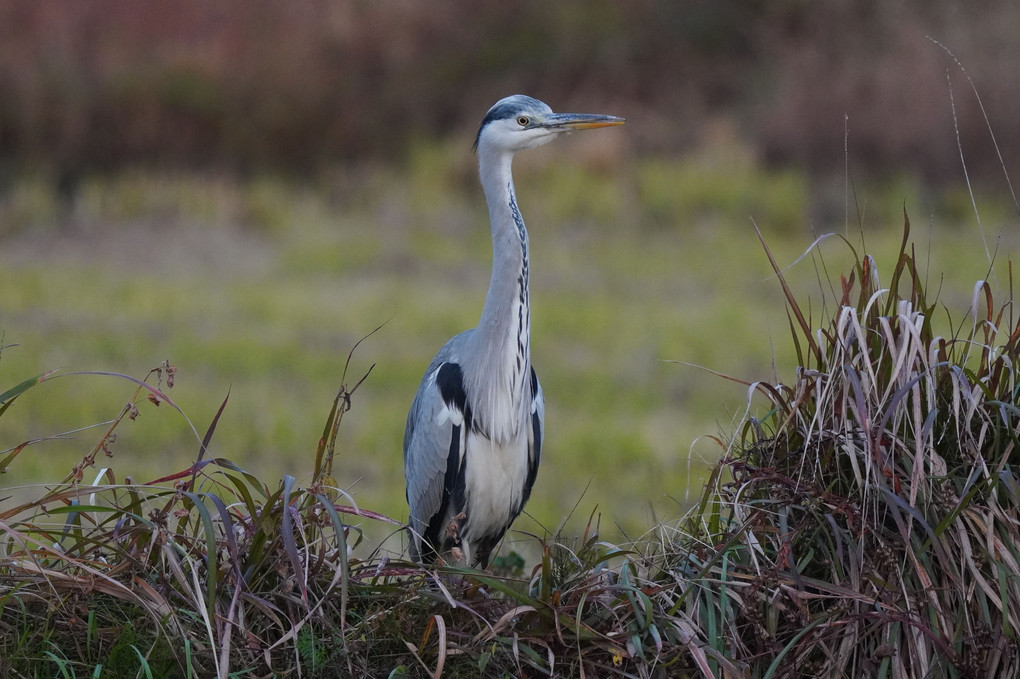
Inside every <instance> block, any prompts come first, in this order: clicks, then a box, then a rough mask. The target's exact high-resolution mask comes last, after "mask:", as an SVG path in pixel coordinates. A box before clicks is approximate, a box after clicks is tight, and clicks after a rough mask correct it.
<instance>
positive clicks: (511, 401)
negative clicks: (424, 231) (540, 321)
mask: <svg viewBox="0 0 1020 679" xmlns="http://www.w3.org/2000/svg"><path fill="white" fill-rule="evenodd" d="M512 160H513V154H511V153H498V152H493V151H491V150H488V149H480V155H479V164H480V168H481V179H482V187H483V189H484V191H485V199H486V201H487V202H488V205H489V221H490V223H491V227H492V279H491V280H490V282H489V292H488V294H487V295H486V297H485V307H484V308H483V309H482V318H481V320H480V321H479V323H478V328H477V329H476V330H475V333H474V336H473V340H474V344H475V346H474V351H472V352H471V354H472V357H473V359H474V361H475V365H474V366H473V367H474V370H470V371H467V373H466V374H468V375H472V376H474V377H475V381H474V384H469V385H468V389H469V391H471V392H472V393H473V394H474V400H475V404H476V405H475V408H476V413H475V416H476V421H477V422H478V423H479V425H480V427H482V428H483V431H484V433H486V434H487V435H489V436H490V438H492V439H494V440H496V441H505V440H507V439H509V438H510V437H512V436H515V435H516V434H517V433H518V431H519V428H520V427H521V426H522V425H523V424H524V423H525V422H526V413H527V411H526V403H525V402H524V391H525V389H524V387H525V384H526V383H527V381H528V379H529V378H530V367H531V346H530V345H531V340H530V324H531V313H530V305H529V300H528V232H527V230H526V229H525V228H524V220H523V219H522V218H521V213H520V210H519V209H518V207H517V196H516V193H515V191H514V184H513V177H512V175H511V173H510V166H511V161H512ZM486 430H487V431H486Z"/></svg>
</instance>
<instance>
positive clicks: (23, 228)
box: [0, 137, 1016, 535]
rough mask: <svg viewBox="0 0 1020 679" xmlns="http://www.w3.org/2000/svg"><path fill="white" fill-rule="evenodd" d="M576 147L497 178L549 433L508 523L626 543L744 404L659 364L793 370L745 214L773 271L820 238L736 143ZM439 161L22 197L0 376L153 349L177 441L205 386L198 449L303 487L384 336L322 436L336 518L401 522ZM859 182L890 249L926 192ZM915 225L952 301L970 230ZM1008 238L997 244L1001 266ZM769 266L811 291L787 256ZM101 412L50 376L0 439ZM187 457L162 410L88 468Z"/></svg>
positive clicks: (29, 457) (428, 311)
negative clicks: (513, 195) (507, 210)
mask: <svg viewBox="0 0 1020 679" xmlns="http://www.w3.org/2000/svg"><path fill="white" fill-rule="evenodd" d="M579 139H582V138H581V137H579ZM585 143H586V142H583V141H578V142H571V144H569V145H567V146H565V147H563V148H564V149H566V152H568V153H573V154H574V155H575V156H576V158H574V159H571V158H560V157H557V155H556V154H547V153H543V152H537V153H535V154H532V156H529V157H522V159H521V161H522V162H520V163H518V165H519V167H518V173H517V174H518V182H517V183H518V189H519V193H520V195H521V203H522V206H523V210H524V212H525V217H526V218H527V220H528V223H529V226H530V231H531V237H532V246H533V255H532V262H533V264H532V269H533V274H532V304H533V313H532V319H533V323H534V329H533V334H534V338H533V339H534V341H533V347H534V349H533V351H534V361H535V364H536V367H537V369H538V370H539V374H540V376H541V378H542V381H543V385H544V388H545V391H546V393H547V399H548V405H547V410H548V425H549V427H548V439H547V446H546V450H547V454H546V455H545V456H544V459H543V467H542V472H541V474H540V476H539V481H538V486H537V487H536V490H535V493H534V494H533V499H532V501H531V502H530V504H529V506H528V512H529V514H530V515H531V516H533V517H534V518H535V520H537V522H538V524H539V525H543V526H546V527H549V528H554V527H555V526H557V525H558V524H559V523H560V522H561V521H562V520H563V519H564V518H565V517H566V516H568V515H569V514H570V512H571V510H572V508H573V507H574V505H575V503H578V502H580V505H579V510H578V512H579V515H587V513H588V512H589V511H590V510H591V509H592V508H593V507H596V506H597V507H598V508H599V511H600V512H601V513H602V516H603V520H604V524H605V527H606V530H609V531H615V528H614V526H619V528H620V529H621V530H622V531H624V532H625V533H626V534H628V535H638V534H640V533H641V532H643V530H644V527H645V526H647V525H648V523H649V521H650V520H651V518H652V517H653V516H655V517H658V518H664V517H673V516H677V515H679V514H681V513H682V512H683V511H684V510H685V509H686V508H687V507H688V506H689V503H690V502H691V501H692V498H693V496H695V495H696V494H697V488H699V487H700V484H701V482H702V481H703V479H704V478H705V474H706V473H707V470H708V466H709V465H710V464H711V462H712V461H713V460H714V459H715V458H717V457H718V455H719V454H721V452H722V449H721V448H720V447H719V446H718V445H717V444H716V443H715V442H714V441H712V440H711V438H710V437H711V436H713V435H715V434H718V433H719V432H720V431H725V430H728V429H729V428H730V427H731V426H732V423H733V422H734V421H735V420H736V419H738V418H739V417H740V415H741V414H742V413H743V411H744V408H745V401H746V389H745V388H743V387H741V386H740V385H737V384H734V383H732V382H729V381H727V380H724V379H719V378H716V377H713V376H711V375H709V374H707V373H705V372H702V371H700V370H698V369H695V368H690V367H686V366H683V365H680V364H679V363H673V361H675V362H682V363H689V364H696V365H700V366H704V367H706V368H710V369H712V370H715V371H719V372H722V373H726V374H732V375H738V376H740V377H742V378H747V379H770V378H772V377H773V368H772V363H773V361H775V362H777V363H778V364H780V365H782V364H785V363H787V362H788V361H789V360H791V359H792V356H791V353H790V350H789V348H788V347H787V346H786V345H785V344H784V343H783V342H782V341H781V338H782V336H783V333H784V332H785V328H786V319H785V316H784V313H783V311H782V306H781V305H782V298H781V296H780V291H779V289H778V287H777V286H776V285H775V282H774V281H773V280H769V276H770V275H771V272H770V270H769V268H768V262H767V260H766V259H765V257H764V256H763V255H762V254H761V252H760V250H758V249H756V248H754V247H749V246H748V242H749V238H751V234H752V228H751V223H750V218H751V217H753V218H754V219H755V220H756V221H757V223H758V224H759V225H760V226H761V228H762V230H763V231H765V232H766V233H768V234H769V238H770V243H771V244H772V247H773V248H774V249H775V250H776V252H777V257H778V258H779V260H780V261H781V262H783V263H792V262H793V261H794V260H795V259H796V258H797V257H798V256H799V255H800V254H801V253H802V252H803V250H804V249H805V247H806V246H807V244H808V243H809V242H810V240H811V235H810V232H811V230H812V229H813V230H814V231H816V232H817V231H823V230H830V229H837V230H842V229H843V228H844V226H845V225H844V224H842V223H838V224H817V223H811V222H810V221H809V217H808V216H807V213H808V212H809V210H808V209H807V208H806V207H805V203H806V199H805V193H806V191H807V189H806V180H805V179H804V178H803V177H802V176H799V175H797V174H796V173H790V172H781V173H775V172H769V171H765V170H762V169H760V168H758V167H756V166H755V165H754V164H753V162H752V161H751V159H749V158H748V157H747V156H746V154H745V153H743V152H742V151H741V150H740V149H739V148H736V147H730V146H726V147H720V148H717V149H714V152H713V149H709V150H706V151H705V152H703V153H700V154H696V155H695V156H694V158H693V159H692V160H683V161H669V160H661V159H659V160H642V159H632V158H628V157H626V156H621V157H616V156H610V158H611V159H612V162H606V156H605V152H603V151H602V150H601V147H599V146H597V145H594V146H586V145H585ZM463 146H464V145H462V144H458V145H455V146H432V147H424V146H423V147H422V148H421V149H419V150H417V151H416V152H415V153H413V154H411V156H410V160H409V162H408V166H407V170H406V171H403V172H398V171H396V170H394V169H389V168H384V167H366V168H359V169H358V170H357V171H354V170H352V171H350V172H344V171H339V172H337V174H336V175H335V176H333V177H332V178H330V179H329V180H328V181H326V180H322V181H320V182H319V183H316V184H312V185H307V186H297V185H294V184H291V183H288V182H286V181H284V180H281V179H274V178H272V177H261V178H257V179H254V180H252V181H250V182H238V181H235V180H232V179H229V178H225V177H216V176H192V175H187V174H162V175H154V174H147V173H145V172H134V173H127V174H124V175H122V176H119V177H115V178H108V179H94V180H89V181H87V182H85V184H84V186H83V188H82V191H81V195H80V197H79V199H78V201H77V202H76V203H75V204H74V205H73V206H71V207H70V208H69V209H62V208H61V207H60V206H59V205H58V204H57V203H56V199H55V197H54V196H53V195H52V194H48V193H47V190H46V189H45V187H44V186H43V185H41V184H39V183H37V182H33V181H32V180H31V179H30V178H29V179H24V180H22V181H21V182H20V183H18V184H16V186H15V187H14V189H13V192H12V194H11V195H10V196H9V197H8V199H7V201H6V203H4V204H3V205H2V206H0V232H2V233H5V234H6V235H5V236H4V247H3V248H2V251H0V331H2V332H3V337H4V343H5V344H17V345H19V346H17V347H9V348H7V349H5V350H4V351H3V352H2V354H0V377H3V378H4V379H5V380H6V382H8V383H10V382H13V381H17V380H19V379H22V378H23V377H26V376H29V375H32V374H36V373H39V372H42V371H44V370H49V369H54V368H59V369H62V370H64V371H74V370H107V371H114V372H119V373H126V374H130V375H135V376H139V375H143V374H145V372H147V371H148V369H149V368H151V367H153V366H155V365H158V364H159V363H160V362H161V361H163V360H164V359H170V360H171V361H172V362H173V363H174V364H175V365H176V366H177V367H178V369H179V376H178V380H177V382H178V383H177V386H176V387H175V400H176V401H177V402H178V403H180V404H181V406H182V408H183V409H184V411H185V412H186V413H187V414H188V416H189V417H191V418H193V419H194V421H195V423H196V426H197V427H198V428H199V429H201V428H202V427H203V426H204V424H206V423H207V422H208V421H209V420H210V419H211V418H212V416H213V414H214V413H215V411H216V409H217V407H218V406H219V403H220V402H221V400H222V399H223V397H224V396H225V395H226V394H227V392H228V390H229V393H230V401H229V403H228V405H227V408H226V411H225V413H224V415H223V418H222V420H221V422H220V424H219V435H218V436H217V437H216V439H215V443H214V447H215V450H214V451H213V453H214V454H215V455H220V456H223V457H227V458H229V459H232V460H235V461H237V462H238V463H240V464H243V465H244V466H245V467H246V468H248V469H251V470H252V471H253V472H254V473H256V474H257V475H258V476H259V477H260V478H281V477H282V476H283V474H287V473H289V474H293V475H295V476H297V477H298V478H299V479H304V478H307V475H308V474H309V473H310V469H311V462H310V460H311V457H312V454H313V451H314V447H315V443H316V440H317V435H316V431H317V428H318V426H319V420H320V418H321V417H322V413H323V412H324V409H325V406H326V404H328V403H329V402H330V401H331V399H332V397H333V396H334V395H335V393H336V390H337V389H338V388H339V378H340V373H341V370H342V368H343V363H344V359H345V358H346V356H347V353H348V351H349V350H350V348H351V347H352V346H353V345H354V343H355V342H356V341H357V340H358V339H359V338H361V337H362V336H364V335H366V334H367V333H368V332H370V331H371V330H372V329H374V328H375V327H376V326H378V325H380V324H384V325H383V328H382V329H381V330H380V331H379V332H377V333H376V334H374V335H373V336H372V337H371V338H370V339H368V340H367V341H366V342H364V343H363V344H362V345H361V346H360V347H359V349H358V351H357V352H356V354H355V356H354V360H353V367H352V371H354V372H359V373H364V372H365V371H367V370H368V368H369V366H371V365H375V366H376V367H375V369H374V371H373V373H372V376H371V378H370V379H369V380H368V381H367V382H366V383H365V384H364V385H363V387H362V389H361V390H360V391H359V398H358V399H357V402H356V405H355V408H356V411H355V415H356V416H355V417H352V418H351V421H350V422H349V424H348V426H347V427H345V430H344V433H343V437H342V440H341V442H340V444H339V445H340V450H341V452H340V459H341V460H342V463H340V464H342V469H343V472H342V474H338V477H337V478H338V479H339V481H340V482H341V483H342V484H344V485H345V486H349V490H350V492H351V493H352V495H353V497H354V498H355V499H356V500H357V501H358V502H359V503H360V504H364V505H365V506H369V507H372V508H374V509H377V510H379V511H382V512H384V513H387V514H390V515H393V516H400V515H401V514H402V513H403V511H405V510H404V500H403V479H402V474H401V471H402V463H401V453H400V445H401V437H402V432H403V418H404V417H405V414H406V409H407V406H408V403H409V401H410V399H411V397H412V395H413V394H414V391H415V389H416V388H417V382H418V380H419V379H420V376H421V373H422V371H423V369H424V367H425V365H426V364H427V362H428V361H429V359H430V358H431V356H432V355H433V353H434V352H435V350H436V349H437V348H438V347H439V346H440V345H441V344H442V343H443V342H444V341H445V340H446V339H447V338H448V337H449V336H451V335H452V334H454V333H456V332H458V331H460V330H462V329H464V328H466V327H471V326H473V325H474V324H475V322H476V321H477V317H478V314H479V312H480V309H481V304H482V300H483V297H484V289H485V286H486V284H487V281H488V266H489V255H490V248H491V246H490V243H489V237H488V232H487V228H486V226H485V224H486V213H485V208H484V205H483V201H482V198H481V195H480V190H479V188H478V187H477V181H476V179H475V177H474V169H473V162H474V158H473V156H471V155H470V153H469V152H468V150H467V149H466V148H463ZM614 162H620V163H622V165H621V166H620V167H615V166H614V165H613V163H614ZM671 187H672V188H671ZM677 187H682V190H681V189H680V188H677ZM900 190H901V189H900V188H896V189H893V191H895V192H898V191H900ZM858 191H859V192H860V193H861V194H862V198H861V203H862V210H861V213H862V214H864V223H865V229H864V233H865V235H866V237H867V240H868V244H869V246H872V247H873V248H874V250H876V251H884V250H889V249H890V248H891V245H892V244H894V243H895V242H896V240H897V239H898V233H897V230H896V229H890V228H887V227H886V226H885V225H886V224H888V223H889V222H887V221H883V220H881V219H880V218H881V217H882V215H879V214H878V213H877V211H876V209H875V208H874V207H870V206H874V205H876V204H881V205H889V204H893V205H899V204H902V202H903V201H904V200H905V201H907V202H908V204H911V203H913V201H915V200H917V201H924V200H926V199H925V197H924V195H923V194H921V195H918V196H916V197H915V196H912V195H905V194H900V193H895V195H893V196H892V197H890V196H888V195H885V194H880V195H878V196H877V197H875V198H870V197H869V196H868V195H867V193H868V192H867V191H865V190H860V189H859V190H858ZM713 205H716V206H719V208H718V209H717V210H712V209H710V208H711V206H713ZM954 205H955V203H954ZM918 209H919V211H921V212H923V213H932V214H933V215H934V217H933V219H932V223H931V225H930V227H927V226H922V227H918V228H917V229H916V231H917V232H918V233H919V247H921V248H922V253H921V254H922V255H923V256H925V257H928V256H930V258H931V262H932V265H933V269H934V270H938V271H942V272H944V275H945V277H946V282H945V287H946V288H947V290H952V291H958V290H961V289H962V290H968V289H969V286H970V285H971V284H972V282H973V281H974V280H976V279H977V278H980V277H982V276H984V273H985V270H986V269H987V266H988V264H987V259H986V258H985V255H984V252H983V251H982V250H981V249H980V248H977V247H973V245H974V235H973V233H974V230H973V227H969V226H967V225H966V224H960V223H956V222H952V223H946V222H944V221H943V220H942V219H941V217H940V216H939V213H938V211H939V210H940V209H942V205H941V204H940V203H939V204H930V203H923V202H922V204H921V205H919V206H918ZM945 209H946V210H947V211H951V210H950V208H949V207H947V208H945ZM952 215H953V217H954V218H960V217H961V215H960V214H959V213H958V212H952ZM962 217H963V218H966V217H967V215H966V213H964V214H963V215H962ZM998 217H1001V214H1000V215H997V216H996V219H993V220H990V221H989V223H988V224H987V225H986V228H987V229H988V232H989V238H992V237H994V235H995V234H996V233H997V232H998V230H999V228H1000V227H999V224H1000V223H1001V222H1000V221H998ZM1015 241H1016V237H1015V236H1014V235H1012V234H1009V235H1006V236H1004V237H1003V245H1002V247H1003V249H1004V250H1006V251H1010V249H1011V248H1014V247H1015V245H1016V243H1015ZM821 251H822V252H823V253H824V255H825V257H826V258H827V260H828V262H827V263H828V264H829V266H830V267H832V268H833V269H834V270H839V269H841V268H844V267H843V264H844V263H845V262H847V261H848V260H849V259H850V258H851V254H850V253H849V251H848V250H847V249H846V248H842V247H841V246H840V245H838V244H834V243H826V244H824V245H823V246H822V248H821ZM929 252H930V254H929ZM1001 260H1002V258H1001V257H1000V262H1001ZM815 261H816V262H817V261H818V260H815ZM883 264H884V263H883ZM788 275H789V276H790V277H791V279H793V280H794V281H795V282H800V283H801V284H803V285H815V286H816V285H817V284H816V283H815V282H814V281H815V278H816V271H815V266H813V265H812V264H811V262H808V261H805V262H802V263H801V264H799V265H797V266H796V267H794V268H793V269H792V270H791V271H790V272H789V273H788ZM953 301H954V302H958V301H960V300H958V299H955V300H953ZM124 399H125V395H124V393H123V385H121V384H118V383H117V381H115V380H109V379H105V380H104V379H94V380H89V381H87V382H85V381H82V380H53V381H50V382H48V383H46V384H45V385H43V386H42V387H40V388H39V389H37V390H34V391H33V392H32V393H31V394H30V395H28V396H26V397H25V398H23V399H21V400H20V401H19V402H18V404H17V411H16V415H17V416H16V417H8V418H5V419H4V421H2V422H0V449H2V448H8V447H10V446H14V445H17V444H18V443H20V442H21V441H23V440H28V439H32V438H37V437H43V436H53V435H56V434H59V433H62V432H69V431H74V430H78V429H79V428H81V427H84V426H87V425H90V424H93V423H95V422H98V421H104V420H108V419H110V418H111V417H112V416H113V415H114V414H115V413H116V412H117V411H118V409H119V408H120V406H121V404H122V402H123V401H124ZM143 405H144V404H143ZM93 437H94V433H92V432H82V433H76V434H74V435H73V436H71V437H69V440H48V441H45V442H43V443H40V444H37V445H33V446H31V447H30V448H29V449H27V451H26V452H25V453H24V454H23V455H21V456H19V458H18V462H17V464H16V465H13V466H12V468H11V469H10V471H9V472H8V474H7V476H6V477H5V482H6V483H7V484H8V485H21V484H25V483H33V482H39V481H47V480H52V479H53V478H55V477H57V476H60V475H62V474H63V473H66V471H67V470H69V469H70V467H71V466H72V465H73V464H74V463H75V461H76V460H77V459H78V458H80V454H79V452H80V449H81V447H82V446H83V445H88V444H89V442H90V441H92V440H93ZM193 439H194V437H193V435H192V434H191V433H190V431H189V429H188V427H187V425H186V423H185V422H184V421H183V419H182V418H181V417H179V416H177V415H175V414H174V413H171V412H165V411H158V412H157V411H156V410H155V409H153V408H145V407H143V408H142V415H141V417H140V418H139V419H138V420H137V421H135V422H132V423H130V426H129V427H126V428H124V429H123V430H122V431H121V432H120V433H119V438H118V440H117V441H116V442H115V443H114V444H113V445H112V446H111V450H112V451H113V452H114V454H115V456H116V457H115V458H114V460H113V464H114V466H115V467H116V469H117V470H118V473H119V474H120V475H121V476H124V475H130V476H132V477H133V478H136V479H140V478H149V477H152V476H156V475H160V474H163V473H165V472H166V471H167V469H168V468H183V467H185V466H187V464H189V462H190V461H191V460H192V459H193V456H194V454H195V452H196V442H195V441H194V440H193ZM585 488H588V491H587V494H586V495H585V494H584V493H585ZM576 518H577V517H575V519H576ZM575 524H576V522H575ZM539 525H536V524H535V523H531V522H529V521H528V520H527V519H522V521H521V522H520V524H519V527H521V528H526V529H529V530H539ZM575 529H576V525H575Z"/></svg>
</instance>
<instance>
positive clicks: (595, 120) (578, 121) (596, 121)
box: [539, 113, 627, 130]
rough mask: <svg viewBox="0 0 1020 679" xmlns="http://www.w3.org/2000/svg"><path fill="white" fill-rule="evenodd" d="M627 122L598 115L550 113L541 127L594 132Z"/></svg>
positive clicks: (624, 119)
mask: <svg viewBox="0 0 1020 679" xmlns="http://www.w3.org/2000/svg"><path fill="white" fill-rule="evenodd" d="M625 122H627V120H626V118H619V117H617V116H606V115H601V114H598V113H550V114H549V115H547V116H546V117H545V119H544V120H542V122H541V123H539V126H540V127H550V128H554V129H566V130H593V129H595V128H596V127H612V126H614V125H623V124H624V123H625Z"/></svg>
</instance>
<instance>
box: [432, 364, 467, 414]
mask: <svg viewBox="0 0 1020 679" xmlns="http://www.w3.org/2000/svg"><path fill="white" fill-rule="evenodd" d="M436 386H437V387H439V393H440V395H441V396H442V397H443V402H444V403H446V405H448V406H453V407H454V408H456V409H457V410H459V411H460V412H462V413H463V412H464V409H465V405H466V404H467V392H465V391H464V374H463V373H462V372H461V370H460V364H459V363H444V364H442V365H441V366H439V373H437V374H436Z"/></svg>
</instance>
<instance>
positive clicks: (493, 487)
mask: <svg viewBox="0 0 1020 679" xmlns="http://www.w3.org/2000/svg"><path fill="white" fill-rule="evenodd" d="M623 122H624V120H623V118H617V117H615V116H605V115H595V114H574V113H553V111H552V110H551V109H550V108H549V107H548V106H547V105H546V104H544V103H542V102H540V101H538V100H537V99H532V98H531V97H526V96H524V95H519V94H517V95H513V96H510V97H506V98H505V99H501V100H500V101H498V102H496V104H495V105H494V106H493V107H492V108H490V109H489V111H488V113H487V114H486V116H485V118H484V119H483V120H482V124H481V127H480V128H479V130H478V136H477V137H476V139H475V145H474V148H475V150H476V152H477V153H478V168H479V175H480V177H481V181H482V188H483V190H484V192H485V199H486V202H487V203H488V206H489V221H490V225H491V229H492V278H491V280H490V282H489V292H488V294H487V295H486V297H485V306H484V307H483V309H482V316H481V320H480V321H479V323H478V327H476V328H474V329H473V330H467V331H465V332H462V333H461V334H459V335H457V336H456V337H454V338H453V339H451V340H450V341H449V342H447V343H446V344H445V345H444V346H443V347H442V349H440V350H439V353H438V354H436V357H435V358H434V359H433V360H432V363H431V364H430V365H429V367H428V369H427V370H426V371H425V376H424V378H423V379H422V381H421V385H420V386H419V388H418V393H417V394H416V395H415V397H414V402H413V403H412V404H411V410H410V412H409V413H408V416H407V426H406V428H405V430H404V476H405V478H406V481H407V503H408V505H409V507H410V520H409V534H410V553H411V557H412V558H413V559H414V560H416V561H419V562H421V563H431V562H433V561H434V560H435V559H436V557H437V556H439V555H444V558H448V557H452V559H453V560H457V561H463V562H464V563H466V564H468V565H472V566H474V565H481V566H482V567H485V566H487V565H488V562H489V557H490V555H491V553H492V550H493V549H494V548H495V547H496V546H497V545H498V543H499V541H500V540H501V539H502V538H503V534H504V533H505V532H506V530H507V528H509V527H510V524H511V523H513V521H514V519H516V518H517V516H518V515H519V514H520V513H521V511H522V510H523V508H524V503H525V502H527V500H528V497H529V496H530V494H531V488H532V486H533V485H534V483H535V478H536V476H537V474H538V464H539V461H540V459H541V453H542V436H543V432H544V429H545V399H544V397H543V395H542V387H541V386H540V385H539V382H538V376H537V375H536V374H535V371H534V369H533V368H532V366H531V332H530V326H531V309H530V303H529V296H528V232H527V229H525V227H524V219H523V218H522V217H521V212H520V210H519V209H518V207H517V194H516V191H515V190H514V183H513V176H512V174H511V164H512V161H513V156H514V153H515V152H517V151H520V150H522V149H527V148H534V147H535V146H539V145H541V144H544V143H546V142H549V141H552V140H553V139H555V138H556V137H557V136H560V135H562V134H563V133H565V132H570V131H572V130H583V129H591V128H597V127H608V126H611V125H620V124H622V123H623Z"/></svg>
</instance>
